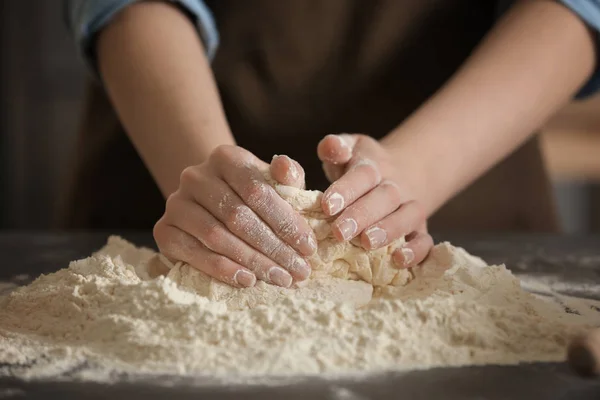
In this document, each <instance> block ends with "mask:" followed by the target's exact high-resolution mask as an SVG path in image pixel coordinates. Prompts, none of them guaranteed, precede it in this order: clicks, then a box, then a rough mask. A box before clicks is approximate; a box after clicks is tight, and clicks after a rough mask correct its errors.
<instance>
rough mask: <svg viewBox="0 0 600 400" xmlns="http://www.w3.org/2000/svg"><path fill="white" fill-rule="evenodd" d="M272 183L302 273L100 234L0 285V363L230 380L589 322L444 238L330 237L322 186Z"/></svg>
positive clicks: (1, 366)
mask: <svg viewBox="0 0 600 400" xmlns="http://www.w3.org/2000/svg"><path fill="white" fill-rule="evenodd" d="M267 178H268V177H267ZM273 186H274V187H275V189H276V190H277V192H278V193H279V195H280V196H281V197H282V198H284V199H286V200H287V201H288V202H289V203H290V204H291V205H292V207H293V208H294V209H295V210H296V211H298V212H299V213H300V214H301V215H303V216H304V218H305V219H306V220H307V222H308V223H309V225H310V226H311V227H312V229H313V230H314V232H315V235H316V238H317V241H318V248H319V250H318V252H317V254H316V255H315V256H313V257H311V258H310V260H309V262H310V264H311V267H312V274H311V277H310V279H309V280H308V281H306V282H303V283H301V284H298V285H296V286H294V287H292V288H289V289H286V288H280V287H276V286H272V285H268V284H265V283H264V282H258V283H257V284H256V286H254V287H252V288H247V289H234V288H232V287H229V286H227V285H225V284H223V283H220V282H218V281H216V280H213V279H211V278H210V277H209V276H207V275H205V274H204V273H202V272H200V271H198V270H196V269H194V268H193V267H191V266H188V265H184V264H181V263H178V264H172V263H171V262H169V261H168V260H166V259H165V258H164V257H162V256H161V255H159V254H156V253H155V252H154V251H152V250H149V249H143V248H137V247H135V246H134V245H132V244H131V243H128V242H126V241H125V240H123V239H121V238H118V237H111V238H110V239H109V240H108V243H107V245H106V246H105V247H104V248H103V249H101V250H100V251H98V252H97V253H96V254H94V255H92V256H91V257H89V258H86V259H83V260H79V261H74V262H72V263H71V265H70V266H69V267H68V268H66V269H62V270H60V271H58V272H56V273H53V274H49V275H45V276H44V275H43V276H41V277H39V278H38V279H37V280H35V281H34V282H33V283H31V284H30V285H28V286H25V287H22V288H19V289H16V290H14V291H12V292H11V293H10V294H8V295H4V296H2V297H0V375H14V376H19V377H22V378H44V377H49V378H59V377H64V376H68V377H77V378H82V379H94V380H107V379H113V378H115V377H118V376H122V374H123V373H129V374H139V373H145V374H160V375H165V374H166V375H179V376H181V375H183V376H188V375H190V376H192V375H193V376H204V377H209V378H216V379H223V378H226V379H228V380H231V379H235V380H237V379H242V380H244V379H256V378H257V377H276V376H282V375H285V376H295V377H297V376H300V375H314V374H318V375H319V376H320V377H323V376H328V377H333V376H339V375H340V374H356V373H375V372H378V371H384V370H404V369H415V368H430V367H434V366H458V365H472V364H490V363H494V364H513V363H519V362H530V361H562V360H563V359H564V358H565V347H566V345H567V343H568V342H569V340H570V339H571V338H572V337H573V336H574V335H576V334H579V333H580V332H582V331H583V330H585V329H588V328H589V327H591V326H592V325H595V324H598V323H599V321H598V312H596V311H595V310H594V309H593V308H591V307H589V306H588V305H587V304H586V303H585V302H579V303H577V307H576V311H577V314H574V313H573V310H572V308H573V307H570V308H571V310H570V311H571V313H566V312H565V307H564V306H563V305H561V304H560V302H558V303H557V302H552V301H548V300H545V299H542V298H538V297H535V296H534V295H532V294H529V293H527V292H525V291H524V290H522V289H521V286H520V284H519V281H518V280H517V279H516V278H515V277H514V276H512V274H511V273H510V272H509V271H507V270H506V268H505V267H504V266H488V265H486V264H485V262H483V261H482V260H481V259H479V258H476V257H473V256H471V255H469V254H468V253H467V252H465V251H464V250H463V249H460V248H456V247H453V246H452V245H450V244H448V243H442V244H438V245H437V246H435V247H434V248H433V250H432V251H431V253H430V255H429V257H428V259H427V260H426V261H425V262H424V263H423V265H421V266H420V267H418V268H414V269H413V270H412V271H409V270H405V269H398V268H396V267H395V266H394V264H393V262H392V261H391V254H392V253H393V251H394V250H395V249H397V248H398V247H399V246H402V245H403V243H404V241H403V240H402V239H401V240H398V241H395V242H394V243H391V244H390V245H388V246H387V247H385V248H382V249H379V250H376V251H371V252H366V251H364V250H363V249H362V248H361V247H360V246H359V244H358V243H356V242H350V243H339V242H337V241H336V240H335V239H334V238H333V236H332V234H331V228H330V222H331V220H330V219H328V218H327V217H326V216H325V215H324V214H323V213H322V212H321V208H320V203H321V196H322V193H320V192H316V191H305V190H299V189H295V188H289V187H281V186H277V185H273Z"/></svg>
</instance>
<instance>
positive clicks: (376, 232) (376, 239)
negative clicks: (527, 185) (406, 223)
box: [365, 226, 387, 249]
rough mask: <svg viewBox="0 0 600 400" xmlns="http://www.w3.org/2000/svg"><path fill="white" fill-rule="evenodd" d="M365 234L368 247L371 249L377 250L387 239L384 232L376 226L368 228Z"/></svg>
mask: <svg viewBox="0 0 600 400" xmlns="http://www.w3.org/2000/svg"><path fill="white" fill-rule="evenodd" d="M365 233H366V234H367V239H368V240H369V247H370V248H371V249H377V248H379V247H380V246H381V245H382V244H384V243H385V240H386V239H387V233H386V231H384V230H383V229H381V228H379V227H377V226H372V227H370V228H369V229H367V231H366V232H365Z"/></svg>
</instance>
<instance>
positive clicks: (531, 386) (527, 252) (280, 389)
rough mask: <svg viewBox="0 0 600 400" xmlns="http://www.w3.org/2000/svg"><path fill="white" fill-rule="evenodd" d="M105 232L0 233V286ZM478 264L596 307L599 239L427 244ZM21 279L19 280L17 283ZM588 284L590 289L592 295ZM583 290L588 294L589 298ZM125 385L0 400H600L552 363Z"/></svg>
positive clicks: (15, 390)
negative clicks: (535, 280) (549, 280)
mask: <svg viewBox="0 0 600 400" xmlns="http://www.w3.org/2000/svg"><path fill="white" fill-rule="evenodd" d="M107 236H108V233H105V232H95V233H92V232H77V233H43V232H18V233H15V232H2V233H0V255H2V259H3V262H2V266H1V267H0V281H3V280H4V281H6V280H9V279H12V280H13V281H15V282H17V281H18V282H19V283H26V282H27V281H28V280H30V279H31V278H34V277H35V276H37V275H39V274H40V273H49V272H53V271H55V270H57V269H60V268H63V267H66V266H67V265H68V262H69V261H71V260H74V259H77V258H82V257H86V256H88V255H89V254H90V253H91V252H92V251H94V250H97V249H98V248H99V247H101V246H102V245H103V244H104V243H105V242H106V238H107ZM122 236H123V237H125V238H127V239H129V240H131V241H132V242H134V243H136V244H137V245H146V246H152V245H153V241H152V237H151V235H150V234H149V233H145V232H125V233H123V234H122ZM434 237H435V238H436V240H449V241H451V242H452V243H453V244H455V245H459V246H462V247H464V248H465V249H467V250H468V251H469V252H471V253H472V254H475V255H478V256H480V257H482V258H483V259H485V260H486V261H487V262H488V263H491V264H497V263H506V264H507V266H508V267H509V268H510V269H511V270H512V271H513V272H514V273H515V274H517V275H519V274H527V275H529V276H535V275H540V276H542V275H543V276H545V277H554V278H555V279H558V280H563V281H565V282H570V283H571V285H569V289H568V290H567V291H566V292H565V294H569V295H577V296H583V297H588V298H594V299H597V300H600V294H599V293H600V291H598V290H596V288H597V287H600V236H595V237H593V236H584V237H564V236H547V235H511V234H503V235H459V234H439V235H434ZM19 275H21V276H19ZM594 285H596V286H594ZM590 288H591V289H590ZM168 381H169V385H165V382H167V380H166V379H165V380H163V379H160V378H156V377H153V378H152V379H148V380H145V379H144V378H143V377H141V378H136V379H133V378H127V379H124V380H123V381H122V382H119V383H117V384H113V385H106V384H99V383H89V382H69V381H65V382H45V381H38V382H23V381H19V380H16V379H13V378H0V399H23V398H31V399H37V398H45V399H46V398H61V399H84V398H90V399H101V398H102V399H104V398H108V397H116V398H125V397H126V398H130V399H145V400H148V399H155V398H156V399H159V398H160V399H162V398H165V397H167V396H169V397H170V398H174V399H188V398H189V399H191V398H194V399H197V398H200V397H201V398H203V399H217V398H219V399H221V398H222V399H233V398H244V399H265V398H283V397H285V398H286V400H293V399H307V398H310V399H311V400H317V399H337V400H363V399H395V398H403V399H423V400H425V399H450V400H452V399H479V400H500V399H503V400H504V399H511V400H514V399H556V400H558V399H569V400H578V399H596V400H597V399H600V380H586V379H582V378H579V377H577V376H575V375H574V374H573V373H572V372H571V371H570V369H569V368H568V367H567V366H566V365H565V364H561V363H535V364H525V365H519V366H485V367H463V368H437V369H431V370H426V371H411V372H393V373H387V374H384V375H378V376H376V377H371V378H369V379H366V380H360V381H357V380H350V379H346V380H339V381H328V380H324V379H319V378H310V379H303V380H299V381H298V382H295V383H292V384H286V385H285V386H277V385H274V386H273V385H271V386H269V385H258V384H257V385H253V386H229V387H228V386H225V385H211V386H206V385H203V386H199V385H198V382H194V380H191V379H176V378H175V379H173V378H172V377H171V378H170V379H169V380H168Z"/></svg>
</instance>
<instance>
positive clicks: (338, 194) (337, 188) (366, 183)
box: [321, 159, 381, 216]
mask: <svg viewBox="0 0 600 400" xmlns="http://www.w3.org/2000/svg"><path fill="white" fill-rule="evenodd" d="M380 182H381V174H380V172H379V168H378V167H377V164H376V163H374V162H373V161H371V160H368V159H353V160H352V162H351V163H350V164H349V167H348V169H347V170H346V172H345V173H344V175H343V176H342V177H341V178H339V179H338V180H337V181H335V182H334V183H333V184H332V185H331V186H329V188H327V190H326V191H325V193H323V199H322V200H321V202H322V207H323V211H324V212H325V214H327V215H329V216H332V215H336V214H338V213H340V212H341V211H343V210H344V209H345V208H346V207H348V206H349V205H351V204H352V203H354V202H355V201H356V200H358V199H359V198H361V197H362V196H363V195H364V194H366V193H368V192H369V191H371V190H372V189H373V188H374V187H375V186H377V185H379V183H380Z"/></svg>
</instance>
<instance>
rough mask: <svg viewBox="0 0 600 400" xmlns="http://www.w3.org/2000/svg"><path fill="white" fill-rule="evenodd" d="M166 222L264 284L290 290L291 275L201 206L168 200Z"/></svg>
mask: <svg viewBox="0 0 600 400" xmlns="http://www.w3.org/2000/svg"><path fill="white" fill-rule="evenodd" d="M165 215H166V219H167V222H168V223H169V224H170V225H172V226H175V227H177V228H179V229H180V230H182V231H184V232H186V233H188V234H189V235H190V236H192V237H194V238H196V239H197V240H198V241H199V242H200V243H201V244H202V245H203V246H204V247H206V248H207V249H209V250H211V251H213V252H215V253H217V254H221V255H223V256H225V257H227V258H229V259H230V260H234V261H235V262H237V263H238V264H240V265H242V266H244V267H246V268H247V269H249V270H250V271H252V272H254V274H255V275H256V277H257V278H258V279H260V280H262V281H265V282H268V283H271V284H274V285H277V286H282V287H290V286H291V284H292V281H293V278H292V275H290V273H289V272H287V271H286V270H285V269H284V268H282V267H281V266H279V265H276V264H275V263H274V262H273V261H271V260H270V259H269V258H267V257H266V256H265V255H263V254H262V253H260V252H259V251H258V250H256V249H254V248H252V247H251V246H250V245H248V244H247V243H246V242H244V241H243V240H242V239H240V238H239V237H237V236H235V235H234V234H232V233H231V232H230V231H229V230H228V229H227V228H226V227H225V226H224V225H223V224H222V223H221V222H220V221H218V220H217V219H216V218H215V217H213V216H212V215H211V214H210V213H209V212H208V211H207V210H206V209H204V207H202V206H200V205H199V204H197V203H195V202H193V201H191V200H189V199H186V198H183V197H181V196H177V195H173V196H170V197H169V199H168V200H167V213H165Z"/></svg>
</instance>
